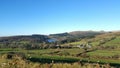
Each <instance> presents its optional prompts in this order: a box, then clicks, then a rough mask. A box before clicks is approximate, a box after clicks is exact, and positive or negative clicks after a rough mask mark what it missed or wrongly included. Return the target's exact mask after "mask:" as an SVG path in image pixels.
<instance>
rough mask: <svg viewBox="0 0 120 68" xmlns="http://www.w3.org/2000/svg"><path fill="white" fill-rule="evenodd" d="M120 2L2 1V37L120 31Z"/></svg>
mask: <svg viewBox="0 0 120 68" xmlns="http://www.w3.org/2000/svg"><path fill="white" fill-rule="evenodd" d="M119 3H120V0H0V36H10V35H29V34H53V33H62V32H71V31H78V30H80V31H86V30H95V31H99V30H106V31H111V30H119V27H120V4H119Z"/></svg>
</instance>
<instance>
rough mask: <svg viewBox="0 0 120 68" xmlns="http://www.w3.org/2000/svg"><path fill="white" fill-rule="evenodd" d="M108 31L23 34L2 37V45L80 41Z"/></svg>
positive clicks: (0, 41) (18, 45) (0, 45)
mask: <svg viewBox="0 0 120 68" xmlns="http://www.w3.org/2000/svg"><path fill="white" fill-rule="evenodd" d="M105 33H106V32H101V31H100V32H97V31H74V32H69V33H67V32H66V33H58V34H50V35H38V34H37V35H36V34H34V35H21V36H9V37H0V47H15V46H17V47H24V46H27V47H29V46H38V45H40V46H42V44H50V43H60V44H64V43H70V42H76V41H80V40H82V39H84V38H88V39H89V38H94V37H95V36H96V35H101V34H105Z"/></svg>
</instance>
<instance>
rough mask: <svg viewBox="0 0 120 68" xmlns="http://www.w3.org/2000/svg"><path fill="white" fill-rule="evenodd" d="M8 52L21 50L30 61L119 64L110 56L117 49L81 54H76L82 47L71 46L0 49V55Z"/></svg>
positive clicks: (117, 59) (119, 63)
mask: <svg viewBox="0 0 120 68" xmlns="http://www.w3.org/2000/svg"><path fill="white" fill-rule="evenodd" d="M8 52H21V53H24V54H25V55H26V57H27V59H28V60H30V61H32V62H39V63H52V62H54V63H74V62H84V63H100V64H110V65H113V66H119V65H120V60H119V58H115V59H113V58H111V56H115V55H119V54H120V51H119V50H114V51H109V50H96V51H92V52H87V53H85V55H87V57H83V56H76V54H79V53H82V52H84V50H83V49H79V48H73V49H42V50H23V49H10V48H9V49H0V53H1V55H3V54H6V53H8Z"/></svg>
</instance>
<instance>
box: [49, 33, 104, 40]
mask: <svg viewBox="0 0 120 68" xmlns="http://www.w3.org/2000/svg"><path fill="white" fill-rule="evenodd" d="M104 33H106V32H103V31H102V32H101V31H98V32H97V31H73V32H69V33H67V32H66V33H59V34H50V35H49V36H50V37H51V38H55V39H56V40H57V41H62V40H68V39H69V40H70V39H71V40H78V39H83V38H91V37H94V36H95V35H100V34H104Z"/></svg>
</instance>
